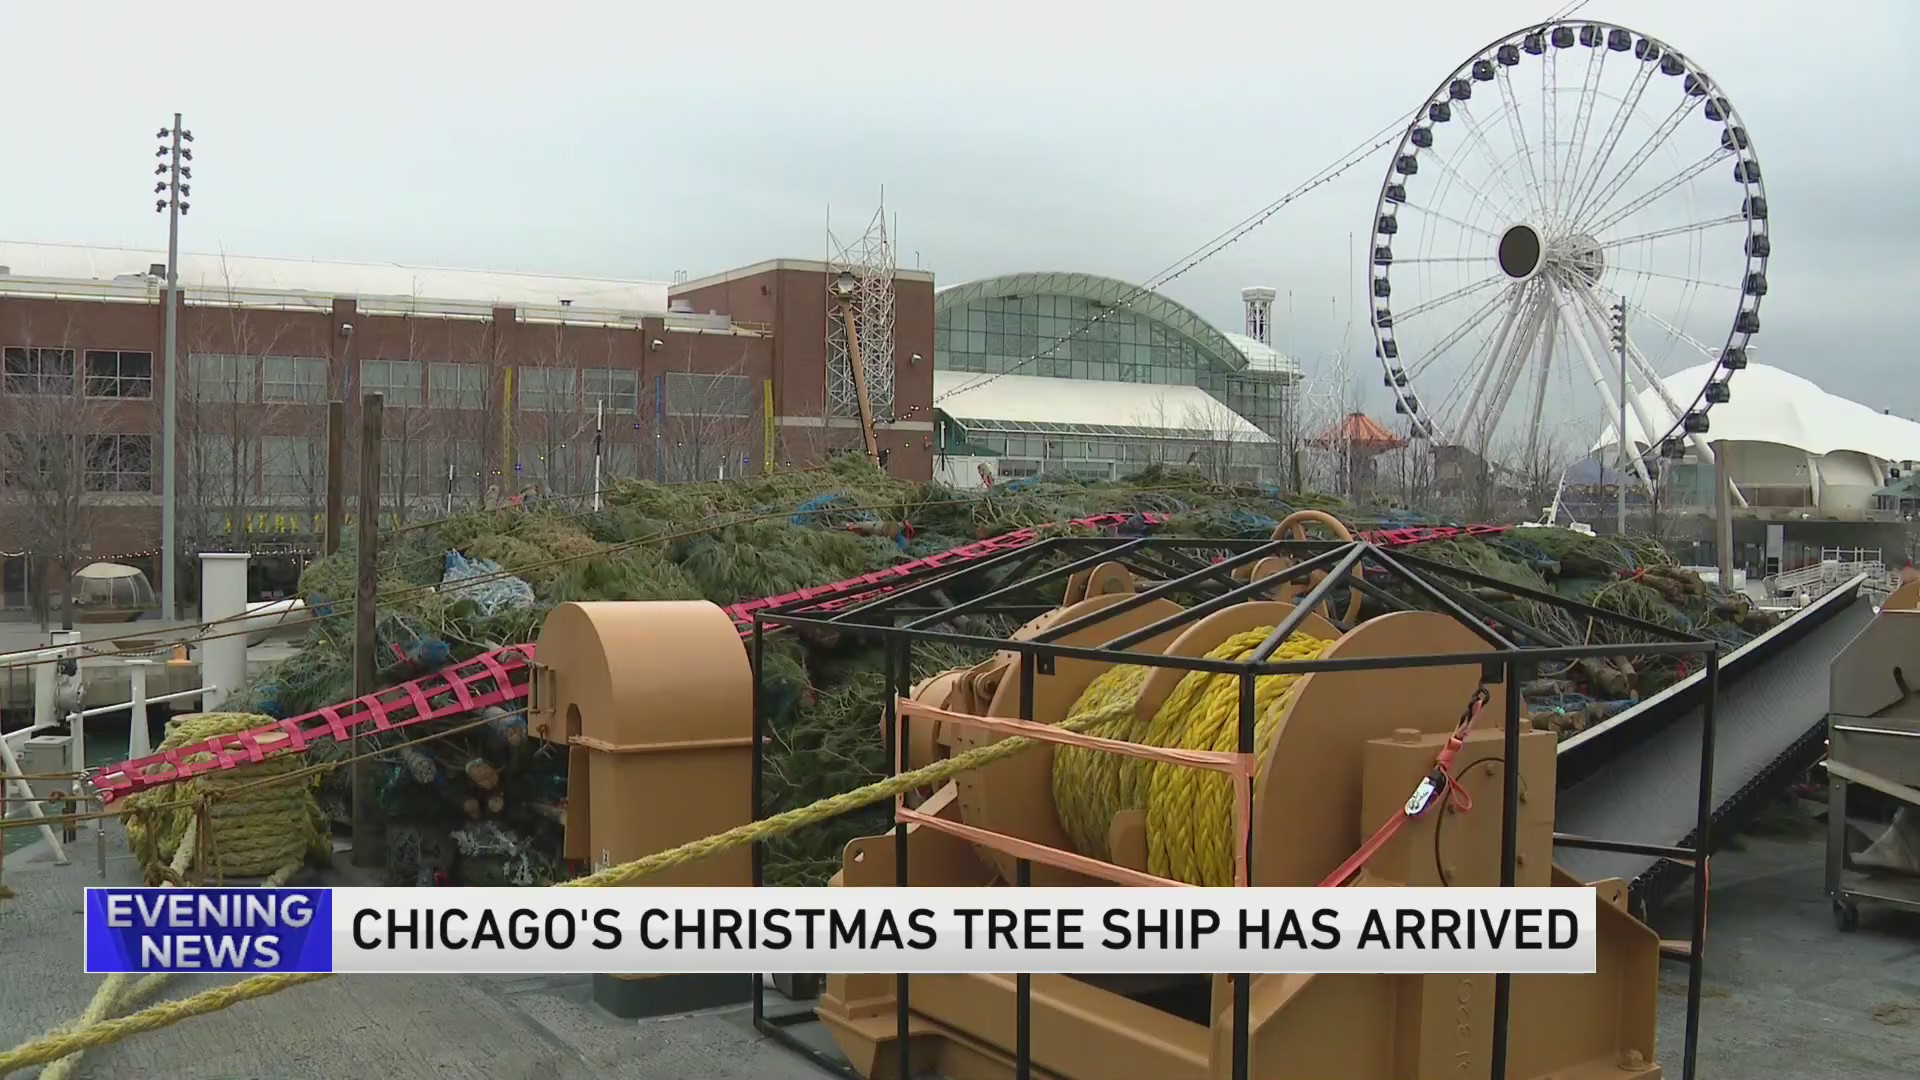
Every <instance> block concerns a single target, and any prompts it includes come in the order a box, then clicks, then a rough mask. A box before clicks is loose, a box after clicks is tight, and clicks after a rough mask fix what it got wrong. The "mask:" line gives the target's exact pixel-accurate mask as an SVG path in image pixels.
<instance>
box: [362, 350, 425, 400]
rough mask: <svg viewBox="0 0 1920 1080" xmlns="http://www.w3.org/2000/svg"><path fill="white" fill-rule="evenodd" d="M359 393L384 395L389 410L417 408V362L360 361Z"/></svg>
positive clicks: (418, 394)
mask: <svg viewBox="0 0 1920 1080" xmlns="http://www.w3.org/2000/svg"><path fill="white" fill-rule="evenodd" d="M360 392H361V393H363V394H384V395H386V406H387V408H390V409H417V408H419V407H420V362H419V361H418V360H362V361H360Z"/></svg>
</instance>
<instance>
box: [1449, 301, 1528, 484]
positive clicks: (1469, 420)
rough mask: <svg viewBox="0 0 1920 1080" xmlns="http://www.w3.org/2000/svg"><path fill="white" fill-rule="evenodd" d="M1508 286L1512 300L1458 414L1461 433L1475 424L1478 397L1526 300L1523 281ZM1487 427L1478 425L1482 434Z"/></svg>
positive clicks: (1478, 403) (1478, 415)
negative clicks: (1464, 405) (1469, 394)
mask: <svg viewBox="0 0 1920 1080" xmlns="http://www.w3.org/2000/svg"><path fill="white" fill-rule="evenodd" d="M1508 288H1510V289H1511V290H1512V292H1513V300H1512V301H1511V302H1509V303H1508V305H1507V313H1506V315H1505V316H1504V317H1502V318H1501V320H1500V329H1499V330H1497V331H1495V332H1494V335H1493V348H1491V349H1489V350H1488V351H1487V365H1486V367H1484V368H1482V369H1481V371H1480V374H1479V377H1478V378H1477V379H1475V380H1474V383H1473V395H1472V396H1471V397H1469V398H1467V407H1466V409H1465V410H1464V411H1463V412H1461V414H1460V418H1461V421H1462V422H1461V424H1460V430H1461V431H1462V433H1464V432H1465V430H1466V428H1467V426H1468V425H1472V424H1475V423H1476V422H1477V421H1478V419H1479V417H1480V399H1481V398H1482V397H1484V396H1485V395H1486V392H1487V382H1488V380H1489V379H1491V378H1492V377H1493V369H1494V368H1496V367H1498V366H1499V364H1500V360H1501V357H1502V356H1503V355H1504V353H1505V350H1506V346H1507V336H1508V335H1509V334H1511V333H1513V324H1514V321H1515V320H1516V319H1518V318H1519V317H1520V309H1521V307H1522V306H1523V305H1524V304H1525V302H1526V298H1527V286H1526V283H1525V282H1522V281H1516V282H1514V283H1513V284H1512V285H1510V286H1508ZM1487 428H1488V425H1485V424H1481V425H1480V429H1481V433H1482V434H1483V435H1484V433H1485V432H1486V431H1487ZM1480 449H1481V451H1482V452H1484V451H1485V450H1486V446H1485V445H1484V442H1483V444H1482V445H1481V447H1480Z"/></svg>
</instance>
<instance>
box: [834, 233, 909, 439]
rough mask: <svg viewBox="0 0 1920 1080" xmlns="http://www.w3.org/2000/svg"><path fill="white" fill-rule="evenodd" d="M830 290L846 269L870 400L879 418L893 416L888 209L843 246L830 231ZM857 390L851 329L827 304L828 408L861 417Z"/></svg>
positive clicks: (838, 413) (891, 265)
mask: <svg viewBox="0 0 1920 1080" xmlns="http://www.w3.org/2000/svg"><path fill="white" fill-rule="evenodd" d="M827 246H828V249H829V255H828V258H827V287H828V288H829V289H831V288H832V287H833V282H834V279H835V278H837V277H838V276H839V275H840V274H841V272H842V271H847V272H851V273H852V274H853V276H854V280H855V283H856V284H855V287H854V289H855V291H854V300H853V312H854V320H855V322H854V329H855V331H856V333H857V336H858V338H859V343H860V357H861V367H862V368H864V369H865V374H866V380H867V400H868V404H869V405H871V406H872V408H873V415H874V417H875V418H876V419H880V420H885V419H887V418H890V417H892V416H893V342H894V293H893V275H894V256H893V243H892V240H891V238H890V237H889V236H888V235H887V210H886V206H885V204H884V203H883V204H882V205H881V207H880V209H878V210H876V211H874V214H873V219H872V220H871V221H870V222H868V224H867V228H866V231H865V232H863V233H861V234H860V235H859V236H857V237H855V238H854V239H853V240H852V241H850V242H848V243H841V242H840V240H839V239H838V238H836V237H835V236H834V235H833V231H832V230H831V229H829V230H828V231H827ZM858 395H859V391H858V390H857V389H856V388H855V386H854V381H853V368H852V367H851V366H850V365H849V363H848V360H847V328H846V325H845V322H844V320H843V319H842V318H841V316H840V311H839V305H838V304H837V303H834V302H831V301H830V302H829V303H828V305H827V407H828V408H829V409H830V410H831V411H832V415H834V416H859V415H860V401H859V396H858Z"/></svg>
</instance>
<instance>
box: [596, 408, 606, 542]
mask: <svg viewBox="0 0 1920 1080" xmlns="http://www.w3.org/2000/svg"><path fill="white" fill-rule="evenodd" d="M606 434H607V399H606V398H600V399H598V400H596V401H595V402H594V403H593V512H594V513H596V514H597V513H599V512H600V455H601V453H602V452H603V451H604V450H605V448H606V446H605V443H606Z"/></svg>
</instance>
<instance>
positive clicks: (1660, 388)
mask: <svg viewBox="0 0 1920 1080" xmlns="http://www.w3.org/2000/svg"><path fill="white" fill-rule="evenodd" d="M1581 292H1582V293H1583V294H1584V296H1585V297H1586V303H1585V305H1583V306H1584V307H1585V309H1586V313H1587V319H1588V320H1589V322H1591V323H1592V324H1593V325H1594V327H1595V329H1596V332H1597V333H1600V334H1602V335H1604V334H1605V333H1606V319H1605V317H1604V315H1603V312H1604V311H1605V310H1606V308H1605V305H1604V304H1602V303H1601V302H1600V294H1599V293H1598V292H1597V291H1595V290H1594V288H1593V286H1591V285H1588V286H1586V287H1585V288H1583V289H1581ZM1638 313H1639V314H1642V315H1648V316H1650V317H1651V315H1652V313H1651V312H1645V311H1641V312H1638ZM1655 321H1656V322H1659V323H1661V324H1662V325H1666V323H1665V320H1663V319H1658V318H1655ZM1627 356H1628V358H1629V359H1630V360H1632V361H1633V366H1634V367H1635V368H1636V369H1638V370H1639V372H1640V377H1641V378H1643V379H1645V380H1647V385H1649V386H1651V387H1653V388H1654V392H1655V393H1657V394H1659V395H1660V400H1661V402H1662V403H1663V404H1665V405H1666V407H1667V411H1668V412H1669V413H1671V414H1672V415H1673V418H1674V420H1675V421H1678V420H1679V419H1680V416H1681V413H1682V410H1681V408H1680V405H1679V403H1678V402H1676V401H1674V399H1673V395H1672V394H1669V393H1667V387H1666V384H1665V383H1664V382H1662V381H1661V379H1660V373H1659V372H1658V371H1657V370H1655V369H1654V366H1653V361H1651V360H1648V359H1647V354H1646V353H1644V352H1642V351H1640V346H1638V345H1635V344H1634V343H1633V335H1632V334H1628V335H1627ZM1635 413H1636V414H1637V415H1638V416H1639V419H1640V428H1641V430H1642V431H1645V432H1646V433H1647V437H1648V438H1652V437H1653V430H1654V429H1653V426H1652V425H1651V424H1649V423H1647V417H1646V414H1645V413H1642V412H1640V411H1639V407H1638V402H1636V403H1635ZM1686 439H1687V444H1688V445H1690V446H1692V447H1693V450H1694V453H1696V454H1698V455H1699V456H1700V460H1701V462H1702V463H1704V464H1706V465H1709V466H1714V467H1718V462H1717V459H1716V457H1715V456H1714V452H1713V444H1712V443H1710V442H1708V441H1707V437H1706V436H1704V435H1699V434H1695V433H1693V432H1688V433H1687V436H1686ZM1732 487H1733V497H1734V498H1735V499H1736V500H1738V501H1739V503H1740V505H1741V506H1742V507H1745V506H1747V505H1748V503H1747V497H1746V495H1744V494H1742V493H1741V491H1740V487H1739V485H1737V484H1735V485H1732Z"/></svg>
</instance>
